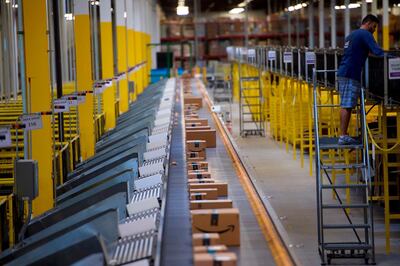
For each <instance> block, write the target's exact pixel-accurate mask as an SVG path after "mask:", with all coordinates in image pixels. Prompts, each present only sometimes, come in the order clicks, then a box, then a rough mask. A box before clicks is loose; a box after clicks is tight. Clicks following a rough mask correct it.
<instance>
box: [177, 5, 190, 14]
mask: <svg viewBox="0 0 400 266" xmlns="http://www.w3.org/2000/svg"><path fill="white" fill-rule="evenodd" d="M176 14H177V15H178V16H186V15H188V14H189V7H188V6H178V7H177V8H176Z"/></svg>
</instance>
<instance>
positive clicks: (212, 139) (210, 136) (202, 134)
mask: <svg viewBox="0 0 400 266" xmlns="http://www.w3.org/2000/svg"><path fill="white" fill-rule="evenodd" d="M186 139H187V140H198V139H201V140H204V141H206V143H207V148H215V147H216V146H217V139H216V131H215V129H207V130H186Z"/></svg>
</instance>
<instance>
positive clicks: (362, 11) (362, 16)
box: [361, 0, 368, 19]
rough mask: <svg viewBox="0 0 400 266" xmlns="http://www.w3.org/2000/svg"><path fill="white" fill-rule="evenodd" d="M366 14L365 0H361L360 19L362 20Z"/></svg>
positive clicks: (366, 5)
mask: <svg viewBox="0 0 400 266" xmlns="http://www.w3.org/2000/svg"><path fill="white" fill-rule="evenodd" d="M367 13H368V4H367V0H362V2H361V19H363V18H364V17H365V16H366V15H367Z"/></svg>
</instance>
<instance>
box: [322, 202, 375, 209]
mask: <svg viewBox="0 0 400 266" xmlns="http://www.w3.org/2000/svg"><path fill="white" fill-rule="evenodd" d="M368 207H369V205H368V204H366V203H359V204H322V208H323V209H347V208H349V209H355V208H368Z"/></svg>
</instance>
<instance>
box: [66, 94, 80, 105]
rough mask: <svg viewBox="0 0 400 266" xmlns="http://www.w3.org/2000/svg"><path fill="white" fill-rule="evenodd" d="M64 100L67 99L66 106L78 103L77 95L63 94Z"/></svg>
mask: <svg viewBox="0 0 400 266" xmlns="http://www.w3.org/2000/svg"><path fill="white" fill-rule="evenodd" d="M63 99H64V100H67V102H68V106H77V105H78V97H77V96H74V95H65V96H64V97H63Z"/></svg>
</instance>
